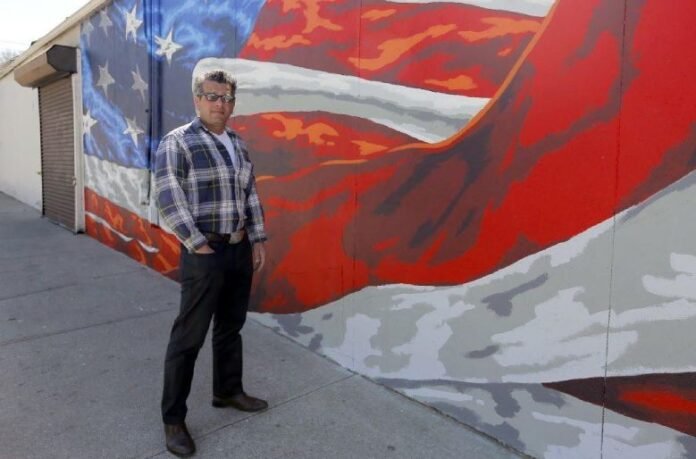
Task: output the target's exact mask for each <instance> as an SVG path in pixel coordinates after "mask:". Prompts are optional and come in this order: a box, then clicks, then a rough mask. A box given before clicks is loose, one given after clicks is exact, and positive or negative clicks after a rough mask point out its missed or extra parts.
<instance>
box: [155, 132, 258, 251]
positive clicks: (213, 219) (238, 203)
mask: <svg viewBox="0 0 696 459" xmlns="http://www.w3.org/2000/svg"><path fill="white" fill-rule="evenodd" d="M225 130H226V131H227V134H229V136H230V139H231V140H232V145H233V146H234V150H235V151H234V153H233V154H235V155H236V159H237V163H238V164H239V165H240V166H239V167H238V168H235V167H233V165H232V160H231V158H230V156H229V155H228V154H227V149H226V148H225V147H224V146H223V145H222V143H221V142H220V141H219V140H218V139H216V138H214V136H213V134H212V133H211V132H210V131H208V129H207V128H206V127H205V126H204V125H203V123H202V122H201V120H200V118H196V119H195V120H193V121H192V122H191V123H189V124H186V125H184V126H181V127H179V128H177V129H174V130H173V131H171V132H170V133H168V134H167V135H166V136H165V137H164V138H163V139H162V142H161V143H160V144H159V148H158V149H157V154H156V156H155V189H156V200H157V208H158V209H159V212H160V215H161V216H162V218H163V220H164V221H165V223H166V224H167V226H168V227H169V228H171V230H172V231H174V234H175V235H176V236H177V238H178V239H179V240H180V241H181V242H182V244H184V246H185V247H186V248H187V249H188V250H189V251H190V252H193V251H195V250H197V249H199V248H201V247H203V246H204V245H205V244H206V243H207V240H206V238H205V237H204V236H203V234H202V233H201V232H211V233H220V234H230V233H233V232H235V231H239V230H241V229H245V230H246V232H247V234H248V235H249V240H250V241H251V242H260V241H265V240H266V231H265V228H264V221H263V219H264V217H263V207H262V206H261V201H260V200H259V196H258V194H257V192H256V180H255V178H254V168H253V165H252V164H251V161H250V160H249V154H248V152H247V150H246V148H245V145H244V142H243V141H242V139H240V138H239V136H237V134H236V133H235V132H234V131H232V130H231V129H229V128H225ZM231 153H232V152H231Z"/></svg>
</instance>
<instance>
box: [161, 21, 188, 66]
mask: <svg viewBox="0 0 696 459" xmlns="http://www.w3.org/2000/svg"><path fill="white" fill-rule="evenodd" d="M173 32H174V30H173V29H170V30H169V33H168V34H167V38H162V37H158V36H157V35H155V41H156V42H157V46H159V49H158V50H157V51H155V54H157V55H158V56H167V63H169V64H171V63H172V56H173V55H174V53H175V52H177V51H179V50H180V49H181V48H183V46H181V45H180V44H178V43H174V41H173V40H172V33H173Z"/></svg>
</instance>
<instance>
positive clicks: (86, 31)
mask: <svg viewBox="0 0 696 459" xmlns="http://www.w3.org/2000/svg"><path fill="white" fill-rule="evenodd" d="M92 32H94V26H93V25H92V21H85V22H84V25H83V26H82V35H84V36H85V40H86V41H87V44H88V45H89V44H90V39H91V38H92Z"/></svg>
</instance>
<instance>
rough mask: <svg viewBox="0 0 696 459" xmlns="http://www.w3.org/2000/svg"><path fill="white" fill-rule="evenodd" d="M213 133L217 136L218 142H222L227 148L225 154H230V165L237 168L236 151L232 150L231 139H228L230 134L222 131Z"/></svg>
mask: <svg viewBox="0 0 696 459" xmlns="http://www.w3.org/2000/svg"><path fill="white" fill-rule="evenodd" d="M213 135H214V136H215V137H217V138H218V140H219V141H220V143H222V144H223V145H224V146H225V148H226V149H227V154H228V155H230V159H231V160H232V166H233V167H234V168H235V169H238V168H239V164H238V161H237V152H236V151H235V150H234V146H233V145H232V139H230V136H229V135H227V132H223V133H222V134H216V133H214V132H213Z"/></svg>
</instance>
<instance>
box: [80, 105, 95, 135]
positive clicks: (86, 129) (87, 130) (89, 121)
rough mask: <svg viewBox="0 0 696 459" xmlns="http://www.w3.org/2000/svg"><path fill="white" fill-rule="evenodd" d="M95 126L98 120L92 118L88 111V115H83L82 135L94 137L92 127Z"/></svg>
mask: <svg viewBox="0 0 696 459" xmlns="http://www.w3.org/2000/svg"><path fill="white" fill-rule="evenodd" d="M95 124H97V120H95V119H94V118H92V114H91V113H89V110H87V113H85V114H84V115H82V135H92V126H94V125H95Z"/></svg>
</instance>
